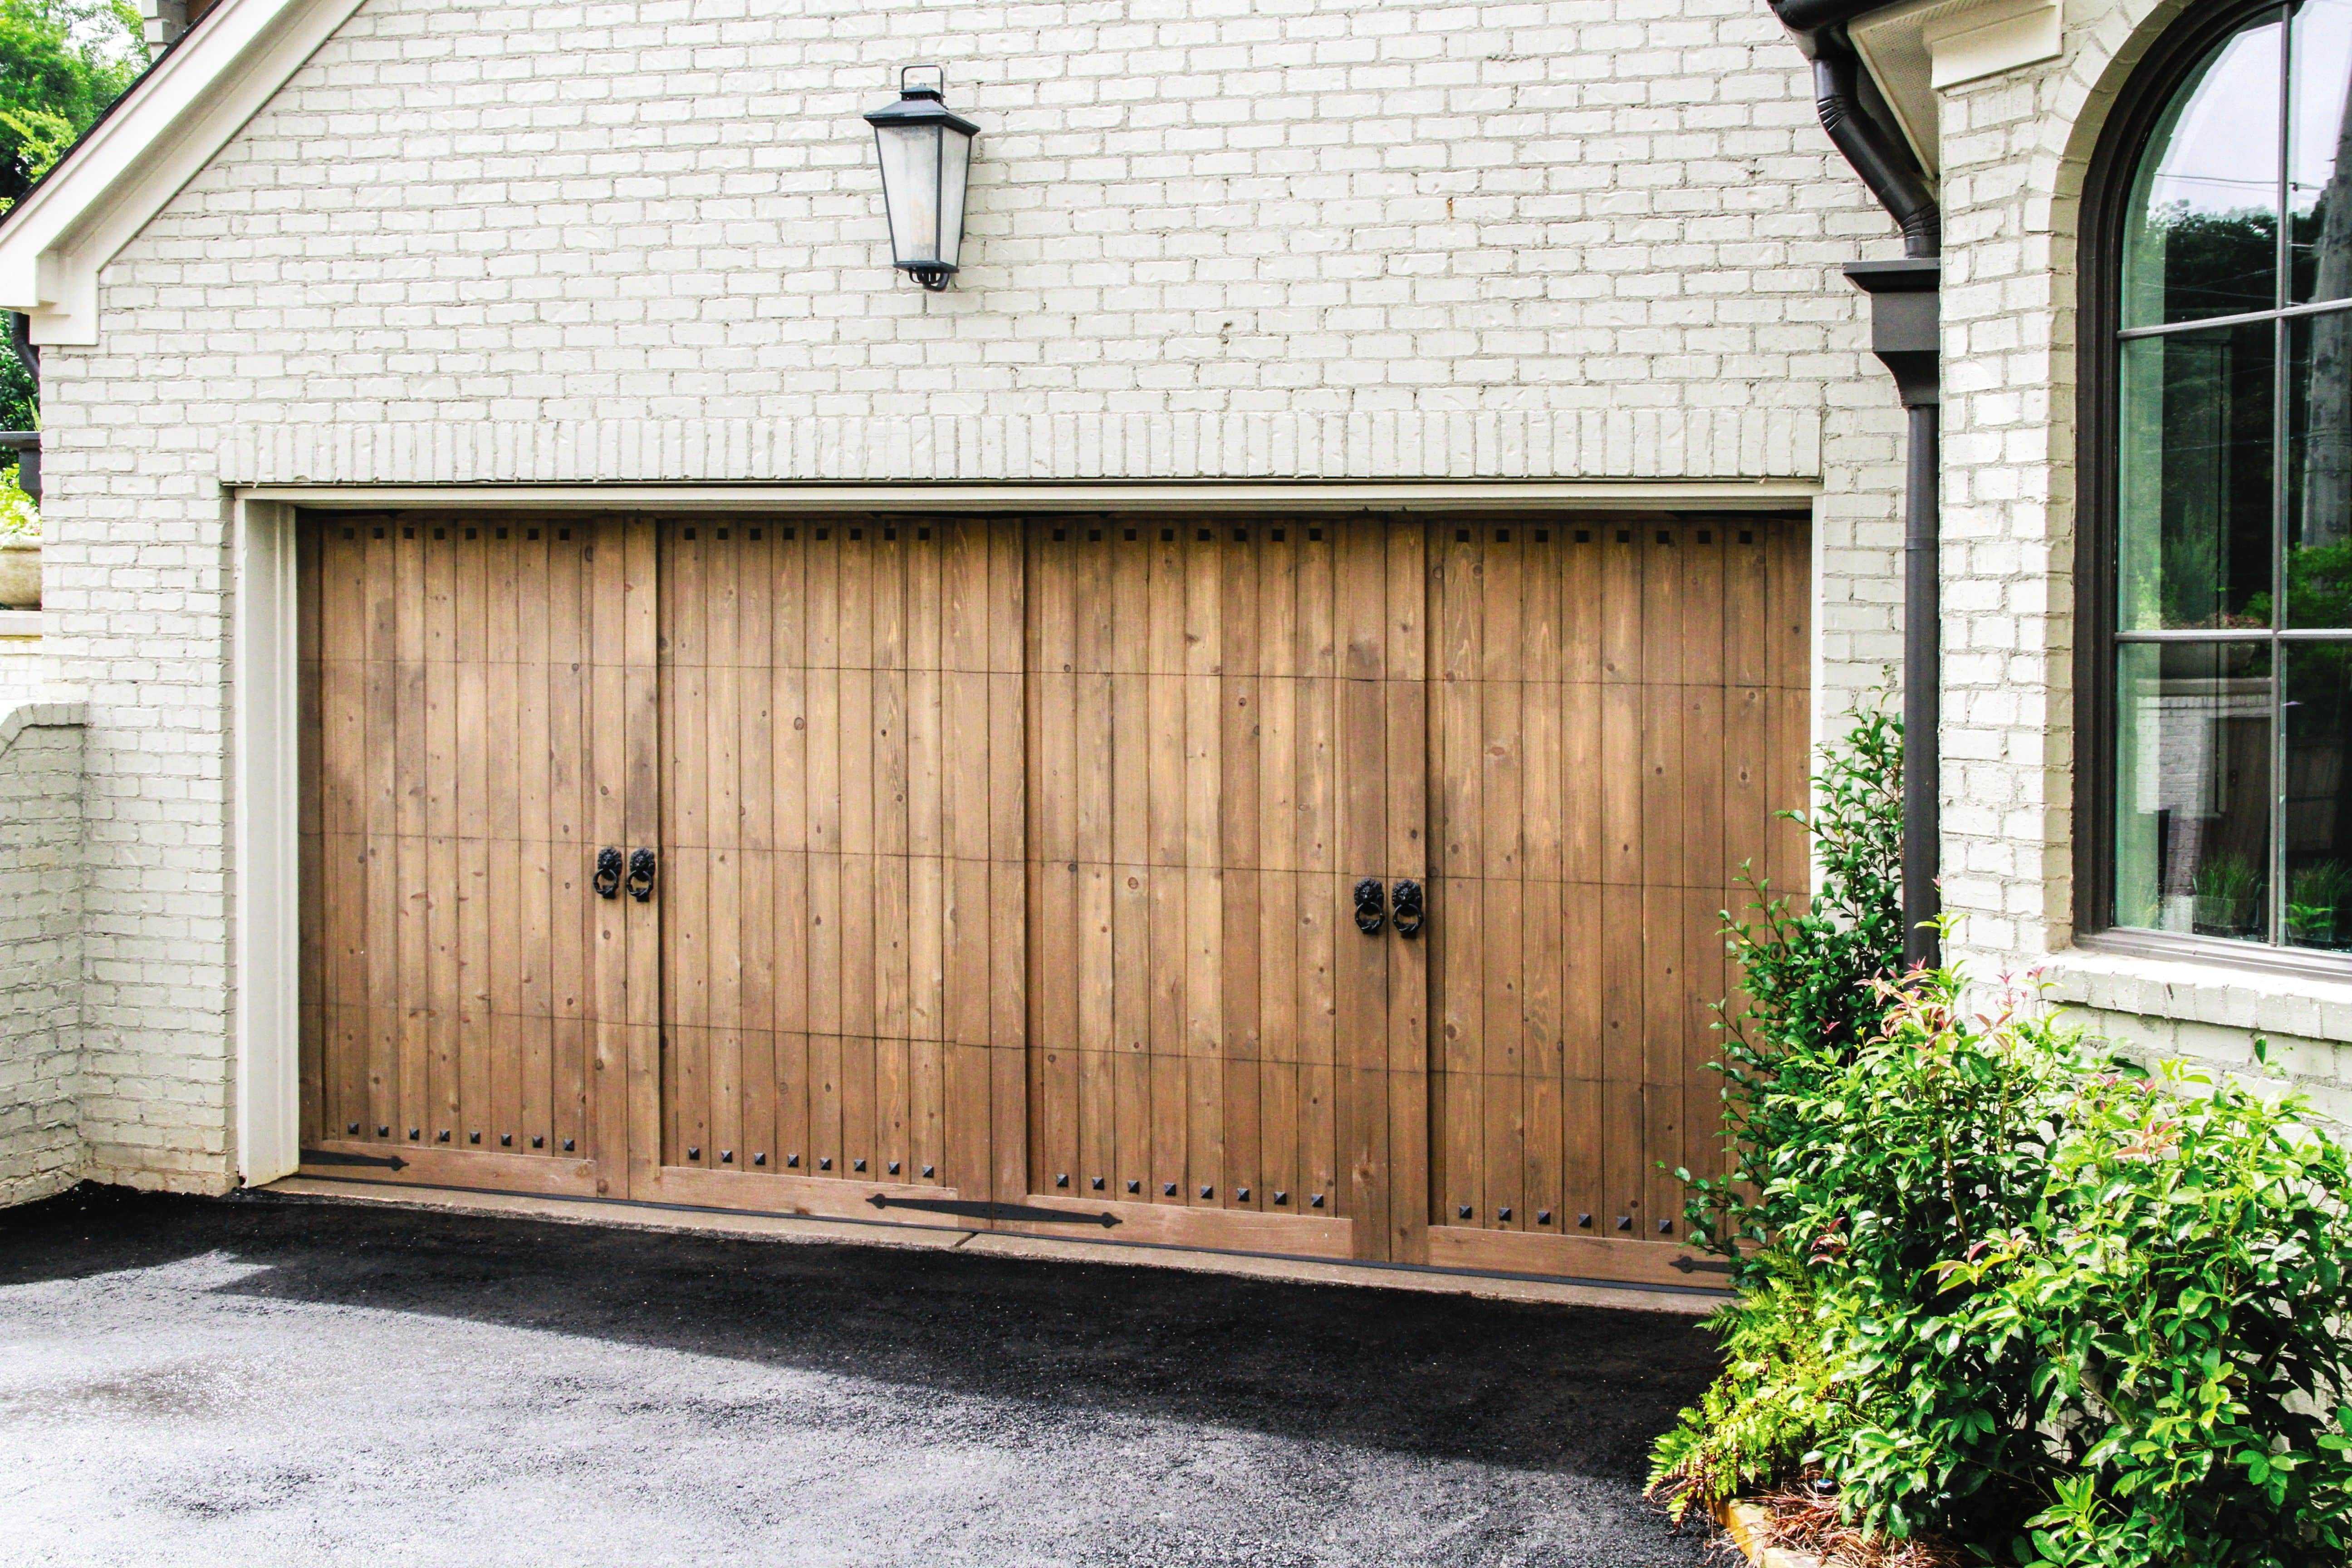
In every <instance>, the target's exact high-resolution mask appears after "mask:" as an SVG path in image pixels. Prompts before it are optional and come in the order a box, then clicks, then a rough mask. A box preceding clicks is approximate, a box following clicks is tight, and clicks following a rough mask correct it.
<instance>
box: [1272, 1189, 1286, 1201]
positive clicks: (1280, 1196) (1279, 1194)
mask: <svg viewBox="0 0 2352 1568" xmlns="http://www.w3.org/2000/svg"><path fill="white" fill-rule="evenodd" d="M1274 1201H1275V1202H1276V1203H1278V1204H1286V1203H1288V1202H1289V1201H1290V1194H1288V1193H1286V1192H1284V1191H1282V1190H1281V1189H1280V1188H1276V1190H1275V1194H1274Z"/></svg>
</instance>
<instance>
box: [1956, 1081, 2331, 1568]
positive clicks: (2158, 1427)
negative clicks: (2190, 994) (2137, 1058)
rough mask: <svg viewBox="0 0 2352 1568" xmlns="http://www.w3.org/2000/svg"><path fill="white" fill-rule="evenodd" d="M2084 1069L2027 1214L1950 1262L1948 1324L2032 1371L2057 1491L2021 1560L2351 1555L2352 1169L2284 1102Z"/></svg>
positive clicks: (2280, 1559)
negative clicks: (2008, 1230)
mask: <svg viewBox="0 0 2352 1568" xmlns="http://www.w3.org/2000/svg"><path fill="white" fill-rule="evenodd" d="M2165 1076H2166V1078H2167V1079H2168V1080H2169V1081H2168V1082H2166V1083H2162V1084H2157V1083H2150V1082H2148V1081H2147V1080H2145V1079H2142V1078H2140V1077H2137V1076H2134V1075H2129V1074H2124V1073H2103V1074H2091V1075H2086V1076H2084V1078H2082V1079H2080V1081H2079V1082H2078V1083H2077V1084H2076V1086H2075V1088H2074V1093H2073V1095H2072V1097H2071V1099H2070V1100H2069V1101H2068V1103H2067V1105H2066V1107H2065V1110H2064V1112H2063V1131H2062V1132H2061V1134H2060V1135H2059V1137H2058V1139H2057V1141H2056V1142H2055V1144H2054V1146H2053V1148H2052V1150H2051V1158H2050V1165H2049V1171H2048V1173H2047V1178H2046V1184H2045V1187H2044V1192H2043V1198H2042V1205H2041V1206H2040V1208H2039V1210H2038V1211H2037V1213H2036V1214H2035V1215H2033V1217H2032V1224H2031V1225H2029V1226H2024V1227H2021V1229H2019V1230H2018V1231H2016V1232H2014V1233H2012V1234H2011V1235H2010V1236H2008V1237H1996V1238H1991V1239H1990V1240H1989V1242H1987V1243H1985V1244H1981V1246H1980V1248H1979V1250H1977V1252H1976V1255H1975V1256H1973V1257H1967V1258H1961V1259H1959V1260H1958V1261H1956V1262H1955V1263H1953V1264H1952V1265H1950V1266H1949V1267H1948V1269H1947V1282H1948V1286H1949V1288H1950V1289H1954V1290H1957V1291H1965V1292H1967V1293H1968V1307H1967V1310H1966V1311H1965V1312H1963V1313H1961V1314H1958V1316H1957V1318H1956V1321H1955V1322H1954V1324H1953V1329H1954V1331H1957V1332H1958V1334H1959V1335H1960V1336H1962V1337H1964V1338H1967V1339H1969V1340H1973V1341H1976V1342H1980V1343H1985V1344H1994V1345H2011V1344H2013V1345H2015V1346H2017V1347H2019V1349H2020V1350H2021V1352H2022V1353H2023V1354H2024V1355H2025V1356H2026V1357H2027V1358H2028V1359H2029V1360H2030V1361H2031V1362H2032V1366H2033V1369H2034V1371H2033V1377H2032V1390H2031V1393H2032V1402H2031V1404H2030V1405H2028V1407H2027V1409H2026V1411H2025V1413H2024V1414H2025V1416H2026V1418H2028V1419H2030V1420H2031V1421H2032V1423H2033V1424H2034V1429H2035V1431H2036V1432H2037V1434H2039V1435H2040V1436H2041V1444H2042V1446H2041V1451H2040V1452H2039V1453H2038V1454H2037V1456H2036V1458H2037V1460H2038V1461H2039V1463H2040V1465H2041V1466H2042V1468H2044V1469H2046V1470H2047V1471H2048V1472H2049V1475H2050V1480H2049V1495H2048V1498H2047V1506H2046V1507H2044V1508H2043V1509H2042V1510H2041V1511H2040V1512H2039V1513H2038V1514H2037V1515H2036V1517H2035V1518H2034V1519H2033V1520H2032V1521H2031V1523H2030V1532H2029V1535H2028V1540H2027V1546H2028V1548H2029V1550H2027V1551H2024V1552H2020V1554H2019V1555H2020V1560H2021V1561H2022V1562H2030V1563H2048V1564H2053V1565H2058V1564H2064V1565H2066V1568H2074V1565H2077V1564H2079V1565H2083V1568H2091V1565H2098V1568H2124V1565H2125V1564H2127V1563H2128V1564H2138V1563H2163V1564H2181V1565H2184V1568H2186V1565H2189V1564H2211V1565H2214V1568H2236V1565H2240V1564H2242V1565H2245V1568H2301V1565H2305V1564H2309V1565H2312V1568H2317V1565H2319V1564H2328V1565H2330V1568H2340V1565H2341V1564H2343V1563H2346V1562H2347V1560H2352V1455H2347V1429H2352V1410H2347V1408H2345V1404H2346V1402H2347V1399H2352V1332H2348V1331H2347V1324H2346V1322H2345V1320H2344V1315H2343V1314H2344V1311H2345V1308H2346V1294H2345V1293H2346V1289H2347V1272H2352V1216H2347V1194H2352V1171H2347V1160H2346V1155H2345V1152H2344V1150H2343V1149H2342V1148H2341V1147H2340V1146H2339V1145H2337V1144H2336V1143H2334V1142H2330V1141H2328V1140H2326V1139H2324V1138H2321V1137H2319V1136H2317V1135H2315V1133H2313V1132H2312V1131H2310V1130H2309V1129H2308V1128H2307V1127H2305V1126H2303V1125H2302V1124H2301V1122H2300V1120H2299V1118H2300V1116H2301V1114H2302V1112H2303V1109H2304V1108H2303V1106H2302V1104H2301V1102H2300V1101H2299V1100H2295V1099H2294V1097H2292V1096H2290V1097H2287V1098H2286V1099H2284V1100H2281V1101H2279V1102H2278V1103H2275V1104H2273V1103H2270V1102H2267V1101H2265V1100H2263V1099H2262V1098H2261V1097H2259V1096H2257V1095H2255V1094H2252V1093H2250V1092H2248V1091H2247V1090H2245V1089H2241V1088H2238V1087H2236V1086H2233V1085H2230V1084H2227V1083H2221V1084H2216V1083H2214V1082H2211V1081H2210V1080H2209V1079H2203V1078H2200V1077H2197V1076H2194V1075H2191V1074H2189V1073H2187V1072H2185V1071H2184V1070H2182V1069H2180V1068H2170V1069H2168V1071H2167V1073H2166V1075H2165Z"/></svg>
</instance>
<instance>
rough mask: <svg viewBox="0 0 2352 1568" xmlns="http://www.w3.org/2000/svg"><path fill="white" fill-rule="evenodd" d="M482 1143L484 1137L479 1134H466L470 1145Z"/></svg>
mask: <svg viewBox="0 0 2352 1568" xmlns="http://www.w3.org/2000/svg"><path fill="white" fill-rule="evenodd" d="M481 1141H482V1135H481V1134H480V1133H479V1132H468V1133H467V1134H466V1142H468V1143H478V1142H481Z"/></svg>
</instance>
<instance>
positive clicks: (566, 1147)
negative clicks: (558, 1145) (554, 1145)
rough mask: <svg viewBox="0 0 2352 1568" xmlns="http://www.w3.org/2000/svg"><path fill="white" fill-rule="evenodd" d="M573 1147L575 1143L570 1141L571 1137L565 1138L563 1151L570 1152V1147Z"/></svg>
mask: <svg viewBox="0 0 2352 1568" xmlns="http://www.w3.org/2000/svg"><path fill="white" fill-rule="evenodd" d="M574 1147H575V1145H574V1144H573V1142H572V1140H571V1139H569V1138H566V1139H565V1140H564V1141H563V1152H565V1153H567V1154H569V1153H571V1152H572V1149H573V1148H574Z"/></svg>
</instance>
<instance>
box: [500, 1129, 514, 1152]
mask: <svg viewBox="0 0 2352 1568" xmlns="http://www.w3.org/2000/svg"><path fill="white" fill-rule="evenodd" d="M513 1147H514V1134H513V1133H511V1132H501V1133H499V1148H501V1149H511V1148H513Z"/></svg>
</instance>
